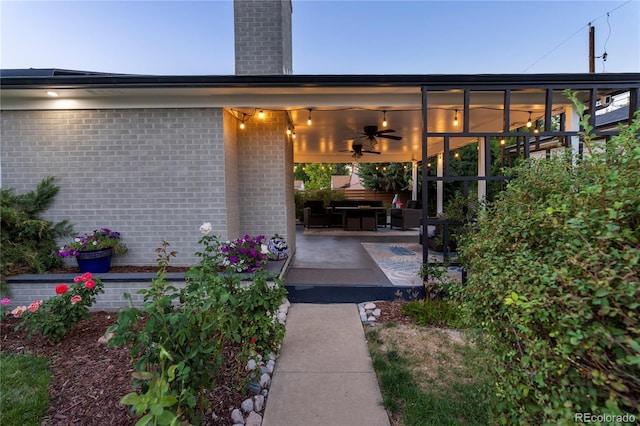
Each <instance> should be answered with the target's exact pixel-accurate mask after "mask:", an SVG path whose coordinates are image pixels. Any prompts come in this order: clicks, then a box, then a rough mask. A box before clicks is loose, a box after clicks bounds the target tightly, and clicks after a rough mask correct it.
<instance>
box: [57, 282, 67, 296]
mask: <svg viewBox="0 0 640 426" xmlns="http://www.w3.org/2000/svg"><path fill="white" fill-rule="evenodd" d="M68 290H69V287H67V285H66V284H58V285H57V286H56V294H65V293H66V292H67V291H68Z"/></svg>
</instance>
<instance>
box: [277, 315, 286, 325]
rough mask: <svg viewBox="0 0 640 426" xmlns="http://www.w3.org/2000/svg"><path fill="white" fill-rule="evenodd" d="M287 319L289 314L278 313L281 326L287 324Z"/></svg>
mask: <svg viewBox="0 0 640 426" xmlns="http://www.w3.org/2000/svg"><path fill="white" fill-rule="evenodd" d="M286 319H287V314H285V313H284V312H278V322H279V323H280V324H284V323H285V322H286Z"/></svg>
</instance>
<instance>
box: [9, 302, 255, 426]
mask: <svg viewBox="0 0 640 426" xmlns="http://www.w3.org/2000/svg"><path fill="white" fill-rule="evenodd" d="M116 320H117V314H115V313H113V312H93V313H92V314H91V318H90V319H88V320H84V321H81V322H80V323H79V324H78V326H77V327H76V328H75V329H74V330H72V331H71V332H70V333H69V334H68V335H67V336H66V337H65V339H64V340H63V341H62V342H60V343H58V344H54V345H51V344H48V343H47V342H46V341H44V340H43V339H38V338H32V339H27V338H26V332H25V331H24V330H19V331H15V330H14V329H15V326H16V325H17V324H18V321H19V320H17V319H15V318H12V317H6V318H3V319H2V321H1V322H0V351H1V352H3V353H8V354H32V355H41V356H44V357H46V358H47V359H48V360H49V371H50V372H51V374H52V381H51V385H50V389H49V404H50V408H49V411H48V413H47V414H46V417H45V419H44V420H43V423H42V424H46V425H55V426H58V425H59V426H62V425H65V426H66V425H78V426H80V425H81V426H105V425H118V426H126V425H134V424H135V423H136V421H137V419H136V418H135V417H134V416H132V415H131V414H130V413H129V412H128V410H129V407H127V406H123V405H120V399H121V398H122V397H123V396H124V395H126V394H127V393H129V392H132V391H133V386H132V378H131V373H132V372H133V367H132V364H131V361H130V358H129V353H128V351H127V350H126V349H123V348H108V347H107V346H106V345H105V344H100V343H98V339H99V338H100V337H101V336H102V335H104V332H105V330H106V329H107V328H108V327H109V326H110V325H112V324H114V323H115V322H116ZM236 350H237V348H227V352H228V353H227V354H226V358H227V360H229V361H230V362H228V365H227V366H226V370H224V371H223V372H222V374H221V377H220V380H219V384H218V387H217V388H215V389H213V390H211V391H210V392H209V394H208V397H209V400H210V401H211V404H210V407H211V408H210V409H209V411H208V413H207V419H206V423H205V424H206V425H216V426H218V425H231V424H232V423H231V419H230V413H231V411H230V410H232V409H233V408H238V407H240V404H241V403H242V401H243V400H244V399H246V398H247V397H248V395H246V394H242V393H240V392H238V391H236V390H235V389H233V388H230V387H227V386H226V385H227V384H228V383H230V382H231V375H232V374H233V372H234V371H235V370H236V368H237V365H236V362H235V356H234V353H235V351H236ZM6 385H8V384H6V383H5V384H3V386H6Z"/></svg>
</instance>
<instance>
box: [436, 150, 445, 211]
mask: <svg viewBox="0 0 640 426" xmlns="http://www.w3.org/2000/svg"><path fill="white" fill-rule="evenodd" d="M443 157H444V155H443V154H442V153H440V154H438V165H437V166H436V174H437V176H438V177H442V175H443V174H444V173H443V172H444V159H443ZM443 189H444V182H442V181H441V180H439V181H437V182H436V194H437V197H436V200H437V203H436V213H437V214H439V215H440V214H442V212H443V208H442V199H443V198H444V195H443Z"/></svg>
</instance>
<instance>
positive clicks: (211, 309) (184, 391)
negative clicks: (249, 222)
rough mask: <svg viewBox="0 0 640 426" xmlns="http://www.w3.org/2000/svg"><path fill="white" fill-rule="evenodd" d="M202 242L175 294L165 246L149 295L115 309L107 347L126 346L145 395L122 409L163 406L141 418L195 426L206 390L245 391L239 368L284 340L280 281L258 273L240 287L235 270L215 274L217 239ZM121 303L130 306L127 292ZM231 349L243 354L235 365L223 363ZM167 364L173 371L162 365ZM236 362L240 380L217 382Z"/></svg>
mask: <svg viewBox="0 0 640 426" xmlns="http://www.w3.org/2000/svg"><path fill="white" fill-rule="evenodd" d="M200 244H202V246H203V251H202V252H199V253H196V255H197V256H199V257H201V259H202V260H201V261H200V263H199V264H198V265H197V266H196V267H194V268H192V269H191V270H189V272H187V274H186V286H185V287H184V288H183V289H178V288H176V287H174V286H172V285H171V284H170V283H169V282H168V281H167V279H166V273H165V271H166V267H167V266H168V264H169V260H170V258H171V257H173V256H175V252H170V251H169V250H168V246H169V244H168V243H166V242H164V243H163V246H162V247H160V248H158V249H157V250H156V251H157V253H158V267H159V272H158V277H157V278H156V279H154V280H153V282H152V285H151V288H150V289H149V290H140V291H139V293H140V294H142V295H143V296H144V303H143V306H142V308H141V309H138V308H135V307H133V304H132V307H131V308H129V309H126V310H123V311H121V312H120V313H119V315H118V322H117V324H115V325H113V326H111V327H110V328H109V330H108V332H112V333H115V335H114V336H113V338H112V339H111V341H110V345H111V346H125V347H127V348H129V352H130V354H131V356H132V358H133V359H134V364H133V365H134V368H135V370H136V373H135V376H134V377H135V378H136V379H137V382H136V385H139V387H140V388H141V389H142V394H143V395H144V396H141V397H140V398H136V397H133V395H131V396H129V397H127V399H126V400H125V401H124V403H126V404H128V405H132V408H133V409H134V410H135V412H136V413H137V414H138V415H140V414H142V413H144V412H145V411H146V409H147V408H149V407H148V406H147V405H146V404H147V402H149V401H152V400H153V401H156V402H158V401H165V403H166V404H165V403H163V404H164V405H162V406H161V408H162V409H160V408H158V409H157V412H155V413H154V412H153V410H151V413H147V414H146V415H145V417H143V418H145V419H146V418H149V417H148V416H149V414H151V415H152V416H153V415H157V416H161V415H162V416H163V418H169V417H170V414H171V413H174V414H177V413H180V414H181V416H182V417H183V419H184V420H187V421H188V422H189V423H190V424H191V423H193V424H200V421H201V420H202V419H203V418H204V414H205V412H206V410H207V408H208V406H207V404H208V402H209V400H208V398H207V397H206V392H207V389H209V390H211V389H214V388H215V386H216V384H217V381H218V380H225V383H224V384H225V385H226V386H229V387H236V388H238V389H240V388H242V387H244V386H246V384H247V383H246V380H245V379H246V378H245V377H241V375H243V374H244V371H243V369H242V366H244V365H245V363H246V362H247V361H248V360H249V358H250V357H252V356H257V355H261V356H262V354H264V355H267V354H269V353H271V352H273V353H274V354H275V353H277V352H278V349H279V346H280V343H281V342H282V339H283V338H284V324H283V323H281V322H280V321H277V320H276V319H275V318H274V315H275V313H276V312H278V308H279V306H280V304H281V303H282V302H283V299H284V298H285V297H286V294H287V291H286V289H285V288H284V285H283V283H282V281H281V280H279V279H276V280H274V281H273V282H269V281H268V280H267V275H266V273H265V272H260V273H257V274H255V275H254V282H253V283H252V284H251V285H249V286H242V285H241V283H240V276H239V275H237V274H236V273H235V272H230V273H228V274H227V273H225V274H224V275H223V274H219V273H218V272H219V270H220V268H219V266H220V262H221V256H220V242H219V241H218V239H217V237H215V236H209V235H204V236H203V237H202V239H201V240H200ZM125 297H126V298H127V299H129V300H131V296H130V295H129V294H125ZM229 346H239V347H240V348H241V349H240V353H238V354H237V357H238V358H239V359H238V360H234V359H227V358H225V353H224V350H225V348H227V347H229ZM166 360H170V361H172V365H171V366H168V367H167V366H166V365H165V364H166ZM236 361H238V363H237V366H239V367H240V368H239V369H238V371H237V374H238V377H224V378H220V377H219V376H220V372H221V369H222V367H223V366H224V365H225V363H226V364H229V363H234V362H236ZM165 367H166V368H165ZM258 371H259V370H258ZM165 397H166V398H168V399H163V398H165ZM174 397H175V399H176V400H175V401H174V400H173V399H174ZM158 404H159V403H158ZM174 405H176V407H175V408H173V406H174ZM173 410H175V412H174V411H173ZM165 411H166V413H165V414H161V413H164V412H165Z"/></svg>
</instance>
